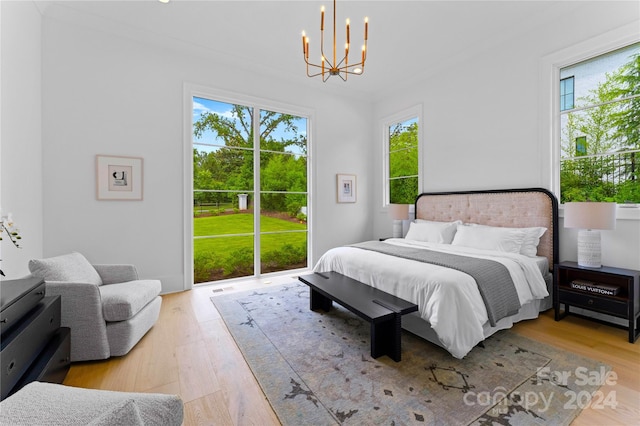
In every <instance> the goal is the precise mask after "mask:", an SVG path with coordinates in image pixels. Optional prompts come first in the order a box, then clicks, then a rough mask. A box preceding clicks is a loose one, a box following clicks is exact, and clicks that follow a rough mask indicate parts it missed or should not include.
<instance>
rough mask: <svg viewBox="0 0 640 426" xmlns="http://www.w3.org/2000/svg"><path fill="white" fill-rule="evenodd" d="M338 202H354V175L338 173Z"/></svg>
mask: <svg viewBox="0 0 640 426" xmlns="http://www.w3.org/2000/svg"><path fill="white" fill-rule="evenodd" d="M337 180H338V188H337V191H338V202H339V203H355V202H356V175H345V174H338V175H337Z"/></svg>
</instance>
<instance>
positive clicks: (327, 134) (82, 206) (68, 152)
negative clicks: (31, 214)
mask: <svg viewBox="0 0 640 426" xmlns="http://www.w3.org/2000/svg"><path fill="white" fill-rule="evenodd" d="M43 40H44V43H43V92H42V93H43V95H42V97H43V174H44V197H43V198H44V212H45V216H44V225H45V231H44V255H45V256H53V255H58V254H62V253H66V252H69V251H79V252H82V253H84V254H85V255H86V256H87V257H88V258H89V260H90V261H92V262H96V263H117V262H126V263H134V264H136V265H137V266H138V270H139V273H140V275H141V276H143V277H149V278H151V277H153V278H160V279H161V280H162V284H163V291H164V292H171V291H179V290H182V289H183V281H184V270H183V264H182V262H183V232H182V229H183V226H182V224H183V220H184V218H183V205H182V203H183V200H184V196H183V154H182V152H183V151H182V147H183V136H182V135H183V84H184V83H185V82H188V83H192V84H196V85H199V86H207V87H212V88H220V89H224V90H225V91H234V92H237V93H241V94H246V95H251V96H255V97H260V98H265V99H273V100H274V101H277V102H282V103H287V104H291V105H299V106H301V107H304V108H307V109H313V110H315V117H314V119H313V121H312V124H313V129H314V135H313V136H314V137H313V139H312V143H313V158H312V160H311V161H312V162H313V164H314V165H315V173H314V175H313V176H312V182H313V185H314V187H313V189H314V199H313V205H314V206H315V207H314V211H313V212H312V215H313V216H312V221H313V222H312V226H313V228H312V233H313V236H314V242H313V258H312V259H310V261H311V263H312V264H313V263H315V261H316V260H317V258H318V257H319V256H320V255H321V254H322V253H323V252H324V251H326V250H327V249H328V248H330V247H333V246H335V245H339V244H343V243H350V242H355V241H359V240H362V239H366V238H369V237H370V234H371V229H372V222H371V217H370V213H369V208H368V207H369V205H370V203H371V201H370V192H371V191H370V188H369V187H370V181H369V179H367V176H368V175H369V174H370V173H371V164H372V158H371V154H370V150H369V149H367V144H369V143H370V141H371V139H372V138H371V134H370V130H369V129H370V126H369V123H370V121H371V111H372V107H371V105H369V104H367V103H363V102H359V101H354V100H349V99H343V98H340V97H338V96H334V95H328V94H327V93H325V92H324V91H322V90H309V89H306V88H301V87H296V84H295V83H292V82H287V81H283V80H279V79H278V78H274V77H271V76H262V75H259V74H256V73H255V72H251V71H245V70H242V69H238V68H237V67H229V66H228V64H223V63H220V62H216V60H215V58H211V59H202V58H201V57H199V56H196V55H193V56H190V55H188V54H183V53H178V52H176V51H172V50H168V49H167V50H161V49H158V48H155V47H152V46H150V45H143V44H139V43H137V42H132V41H130V40H127V39H125V38H120V37H117V36H114V35H111V34H107V33H103V32H99V31H95V30H93V29H90V28H84V27H79V26H75V25H71V24H69V23H66V22H64V23H63V22H59V21H57V20H55V19H53V18H47V17H45V19H44V26H43ZM319 88H320V89H322V86H319ZM96 154H108V155H124V156H140V157H143V158H144V200H143V201H97V200H96V197H95V167H94V161H95V160H94V158H95V155H96ZM336 173H355V174H357V175H358V177H359V178H360V179H359V181H358V190H359V193H358V203H356V204H348V205H346V204H337V203H336V194H335V191H336V189H335V186H336V185H335V179H336V178H335V174H336Z"/></svg>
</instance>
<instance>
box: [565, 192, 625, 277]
mask: <svg viewBox="0 0 640 426" xmlns="http://www.w3.org/2000/svg"><path fill="white" fill-rule="evenodd" d="M564 227H565V228H580V231H579V232H578V265H579V266H584V267H587V268H601V267H602V261H601V258H602V256H601V243H600V231H599V230H600V229H616V203H600V202H590V201H589V202H575V203H565V204H564Z"/></svg>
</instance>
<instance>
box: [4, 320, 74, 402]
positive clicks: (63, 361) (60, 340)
mask: <svg viewBox="0 0 640 426" xmlns="http://www.w3.org/2000/svg"><path fill="white" fill-rule="evenodd" d="M70 366H71V329H70V328H68V327H61V328H59V329H58V331H56V333H55V334H54V335H53V337H52V338H51V340H50V341H49V344H48V345H47V346H46V347H45V348H44V350H43V351H42V352H41V353H40V355H39V356H38V358H37V359H36V360H35V362H34V363H33V364H32V365H31V367H30V368H29V370H27V372H26V374H25V375H24V376H22V378H21V379H20V381H19V382H18V383H17V384H16V385H15V386H14V388H13V389H12V390H11V393H14V392H17V391H18V390H20V389H21V388H22V387H23V386H26V385H27V384H29V383H31V382H35V381H38V382H47V383H62V382H63V381H64V378H65V377H66V376H67V372H68V371H69V367H70Z"/></svg>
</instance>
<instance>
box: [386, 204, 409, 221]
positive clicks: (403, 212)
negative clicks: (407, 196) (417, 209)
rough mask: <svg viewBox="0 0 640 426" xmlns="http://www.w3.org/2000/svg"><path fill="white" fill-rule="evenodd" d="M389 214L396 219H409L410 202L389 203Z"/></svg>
mask: <svg viewBox="0 0 640 426" xmlns="http://www.w3.org/2000/svg"><path fill="white" fill-rule="evenodd" d="M389 216H391V218H392V219H395V220H407V219H409V204H389Z"/></svg>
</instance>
